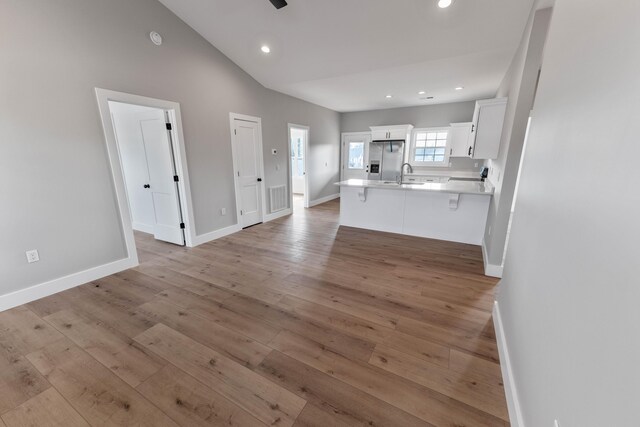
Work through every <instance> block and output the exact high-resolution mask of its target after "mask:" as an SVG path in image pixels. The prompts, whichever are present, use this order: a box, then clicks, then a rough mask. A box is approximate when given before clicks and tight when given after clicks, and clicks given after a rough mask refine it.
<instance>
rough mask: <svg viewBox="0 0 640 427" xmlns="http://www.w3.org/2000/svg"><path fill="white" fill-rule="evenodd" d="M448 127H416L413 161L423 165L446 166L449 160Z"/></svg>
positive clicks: (412, 151)
mask: <svg viewBox="0 0 640 427" xmlns="http://www.w3.org/2000/svg"><path fill="white" fill-rule="evenodd" d="M448 143H449V129H448V128H429V129H415V130H414V131H413V145H412V150H411V160H412V163H416V164H418V165H421V166H446V165H447V164H448V161H449V156H448V153H449V152H448V150H447V144H448Z"/></svg>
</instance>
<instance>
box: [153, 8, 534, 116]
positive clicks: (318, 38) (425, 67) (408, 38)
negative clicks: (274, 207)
mask: <svg viewBox="0 0 640 427" xmlns="http://www.w3.org/2000/svg"><path fill="white" fill-rule="evenodd" d="M160 1H161V2H162V3H163V4H164V5H166V6H167V7H168V8H169V9H170V10H172V11H173V12H174V13H175V14H176V15H177V16H179V17H180V18H181V19H182V20H184V21H185V22H186V23H187V24H189V25H190V26H191V27H192V28H194V29H195V30H196V31H197V32H198V33H200V34H201V35H202V36H203V37H205V38H206V39H207V40H208V41H209V42H210V43H211V44H213V45H214V46H215V47H217V48H218V49H219V50H220V51H222V52H223V53H224V54H225V55H226V56H228V57H229V58H230V59H231V60H232V61H234V62H235V63H236V64H238V65H239V66H240V67H241V68H242V69H244V70H245V71H246V72H247V73H249V74H250V75H251V76H252V77H254V78H255V79H256V80H257V81H259V82H260V83H262V84H263V85H264V86H266V87H268V88H271V89H274V90H277V91H280V92H283V93H286V94H289V95H292V96H295V97H298V98H301V99H304V100H307V101H310V102H313V103H316V104H319V105H322V106H325V107H328V108H331V109H334V110H337V111H359V110H370V109H379V108H392V107H402V106H411V105H424V104H433V103H444V102H454V101H464V100H472V99H480V98H484V97H490V96H493V95H494V94H495V91H496V89H497V88H498V85H499V84H500V81H501V80H502V78H503V77H504V75H505V73H506V71H507V68H508V66H509V63H510V61H511V59H512V57H513V55H514V53H515V51H516V48H517V46H518V43H519V42H520V38H521V36H522V33H523V30H524V27H525V25H526V21H527V18H528V15H529V12H530V10H531V7H532V5H533V0H456V1H454V3H453V5H452V6H450V7H449V8H446V9H440V8H439V7H438V6H437V0H288V2H289V5H288V6H287V7H285V8H283V9H280V10H276V9H275V8H274V7H273V6H272V5H271V3H270V2H269V1H268V0H160ZM263 45H268V46H269V47H270V48H271V53H269V54H264V53H263V52H261V50H260V48H261V46H263ZM456 87H464V89H462V90H458V91H456V90H455V88H456ZM420 91H424V92H425V94H423V95H419V94H418V92H420ZM387 95H392V98H386V96H387ZM428 96H432V97H433V99H431V100H427V99H424V98H426V97H428ZM421 98H422V99H421Z"/></svg>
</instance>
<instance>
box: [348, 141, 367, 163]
mask: <svg viewBox="0 0 640 427" xmlns="http://www.w3.org/2000/svg"><path fill="white" fill-rule="evenodd" d="M347 167H348V168H349V169H364V142H350V143H349V162H348V163H347Z"/></svg>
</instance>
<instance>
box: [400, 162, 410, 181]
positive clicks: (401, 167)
mask: <svg viewBox="0 0 640 427" xmlns="http://www.w3.org/2000/svg"><path fill="white" fill-rule="evenodd" d="M405 166H409V173H413V166H411V164H410V163H403V164H402V166H400V184H402V183H403V182H404V167H405Z"/></svg>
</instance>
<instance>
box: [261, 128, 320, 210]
mask: <svg viewBox="0 0 640 427" xmlns="http://www.w3.org/2000/svg"><path fill="white" fill-rule="evenodd" d="M291 129H300V130H304V131H306V133H307V136H306V138H305V139H304V159H303V162H304V194H303V203H302V206H304V207H305V208H308V207H311V206H310V204H309V173H308V172H309V160H308V159H309V138H310V136H311V128H310V127H309V126H304V125H296V124H295V123H287V147H288V150H287V152H288V153H289V157H288V159H287V161H288V163H289V207H291V209H293V163H292V162H291ZM266 221H267V220H265V222H266Z"/></svg>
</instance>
